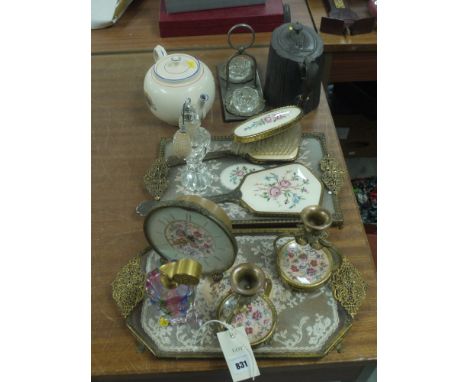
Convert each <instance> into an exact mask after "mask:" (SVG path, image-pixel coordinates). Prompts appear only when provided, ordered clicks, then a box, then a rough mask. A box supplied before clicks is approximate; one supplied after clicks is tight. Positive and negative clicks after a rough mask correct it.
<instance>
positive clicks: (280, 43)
mask: <svg viewBox="0 0 468 382" xmlns="http://www.w3.org/2000/svg"><path fill="white" fill-rule="evenodd" d="M271 45H272V47H273V49H275V51H276V52H277V53H278V54H280V55H281V56H283V57H287V58H289V59H291V60H295V61H303V60H304V58H305V57H306V56H307V57H309V58H312V59H315V58H318V57H319V56H321V55H322V53H323V42H322V40H321V39H320V37H319V36H318V34H317V33H316V32H315V31H314V30H313V29H312V28H310V27H307V26H304V25H302V24H301V23H299V22H294V23H286V24H283V25H280V26H279V27H278V28H276V29H275V30H274V31H273V35H272V38H271ZM311 55H312V57H310V56H311Z"/></svg>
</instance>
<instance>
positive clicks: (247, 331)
mask: <svg viewBox="0 0 468 382" xmlns="http://www.w3.org/2000/svg"><path fill="white" fill-rule="evenodd" d="M245 332H246V333H247V334H252V333H253V329H252V328H251V327H250V326H248V327H246V328H245Z"/></svg>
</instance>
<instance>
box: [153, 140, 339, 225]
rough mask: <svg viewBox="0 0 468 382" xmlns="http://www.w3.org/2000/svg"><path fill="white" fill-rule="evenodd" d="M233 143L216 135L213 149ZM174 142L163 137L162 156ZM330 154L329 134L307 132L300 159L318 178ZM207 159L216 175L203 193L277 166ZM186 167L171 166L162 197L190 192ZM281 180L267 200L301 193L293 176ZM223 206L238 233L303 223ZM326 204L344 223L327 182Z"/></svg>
mask: <svg viewBox="0 0 468 382" xmlns="http://www.w3.org/2000/svg"><path fill="white" fill-rule="evenodd" d="M230 145H231V138H230V137H214V138H212V142H211V146H210V150H211V151H214V150H226V149H228V148H229V147H230ZM171 146H172V141H171V140H169V139H162V140H161V148H160V151H159V152H160V156H161V157H168V156H169V154H168V153H170V151H171ZM327 154H328V152H327V148H326V143H325V136H324V135H323V134H322V133H303V139H302V143H301V147H300V150H299V156H298V158H297V160H296V162H298V163H302V164H304V165H305V166H306V167H307V168H309V169H310V170H311V171H312V173H313V174H314V175H315V176H316V177H317V178H318V179H321V174H322V171H321V169H320V161H321V160H322V159H323V158H324V157H325V156H326V155H327ZM206 163H207V165H208V169H209V171H210V173H211V174H212V175H213V182H212V184H211V185H210V186H209V187H208V189H207V190H206V191H205V192H204V193H203V194H201V196H212V195H220V194H226V193H228V192H229V191H232V190H233V189H235V188H236V187H237V186H238V185H239V183H240V182H241V180H242V179H243V177H244V175H246V174H248V173H250V172H253V171H258V170H261V169H263V168H269V167H272V166H274V165H273V164H261V165H257V164H255V165H254V164H252V163H249V162H248V161H246V160H244V159H242V158H239V157H226V158H221V159H217V160H211V161H207V162H206ZM182 169H183V166H179V167H173V168H171V169H170V170H169V174H168V185H169V186H168V188H167V190H166V192H165V193H164V195H163V196H162V198H161V200H171V199H175V198H176V197H177V196H179V195H183V194H185V193H186V192H185V190H184V188H183V186H182V184H181V173H182ZM270 183H271V182H270ZM277 183H278V184H276V185H272V186H271V187H269V188H268V189H265V200H266V201H267V200H270V201H271V202H272V203H273V202H275V200H276V199H277V198H278V197H282V196H284V195H285V194H287V193H289V195H290V200H291V201H293V200H295V199H294V198H297V197H298V192H299V193H300V189H299V191H297V190H294V189H293V187H295V186H297V185H296V184H295V183H294V180H293V179H289V178H288V179H279V180H278V182H277ZM299 196H300V195H299ZM220 206H221V207H222V208H223V209H224V210H225V211H226V213H227V214H228V216H229V217H230V218H231V220H232V225H233V229H234V233H252V232H258V233H265V232H281V231H284V230H288V231H290V229H291V228H295V227H296V226H297V225H298V224H299V223H300V219H299V218H287V217H281V218H278V217H266V216H255V215H253V214H252V213H251V212H249V210H248V209H247V208H244V207H242V206H240V205H238V204H235V203H230V202H227V203H220ZM322 206H323V207H325V208H326V209H328V210H329V211H330V212H331V213H332V217H333V221H334V224H335V225H338V226H340V225H342V224H343V215H342V213H341V208H340V204H339V201H338V197H337V195H336V194H334V193H332V192H331V191H330V190H328V189H326V188H325V186H324V192H323V197H322Z"/></svg>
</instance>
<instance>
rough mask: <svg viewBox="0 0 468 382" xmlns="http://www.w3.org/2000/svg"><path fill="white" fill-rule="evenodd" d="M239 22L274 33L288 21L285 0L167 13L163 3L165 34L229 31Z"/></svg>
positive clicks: (161, 22)
mask: <svg viewBox="0 0 468 382" xmlns="http://www.w3.org/2000/svg"><path fill="white" fill-rule="evenodd" d="M239 23H246V24H249V25H250V26H251V27H252V28H253V29H254V30H255V32H271V31H272V30H274V29H275V28H276V27H277V26H279V25H281V24H283V23H284V11H283V2H282V0H266V2H265V4H259V5H251V6H243V7H232V8H221V9H208V10H205V11H197V12H182V13H167V12H166V5H165V3H164V0H161V2H160V9H159V33H160V35H161V37H178V36H200V35H210V34H227V32H228V31H229V29H230V28H231V27H232V26H233V25H235V24H239ZM239 31H244V29H240V30H239Z"/></svg>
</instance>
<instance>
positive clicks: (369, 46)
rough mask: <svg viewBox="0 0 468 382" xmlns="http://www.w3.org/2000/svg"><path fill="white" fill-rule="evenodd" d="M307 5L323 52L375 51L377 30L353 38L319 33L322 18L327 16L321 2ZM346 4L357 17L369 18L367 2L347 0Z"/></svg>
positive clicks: (318, 0)
mask: <svg viewBox="0 0 468 382" xmlns="http://www.w3.org/2000/svg"><path fill="white" fill-rule="evenodd" d="M307 3H308V6H309V9H310V13H311V15H312V19H313V21H314V24H315V26H316V29H317V31H319V33H320V37H322V40H323V44H324V47H325V52H356V51H372V52H375V51H376V50H377V30H374V31H373V32H371V33H364V34H358V35H354V36H344V35H343V36H339V35H335V34H330V33H322V32H320V22H321V20H322V17H326V16H327V10H326V8H325V6H324V4H323V0H307ZM348 3H349V4H350V5H351V8H352V9H353V11H355V12H356V13H357V14H358V15H359V16H367V17H370V16H371V15H370V13H369V11H368V10H367V0H348Z"/></svg>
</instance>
